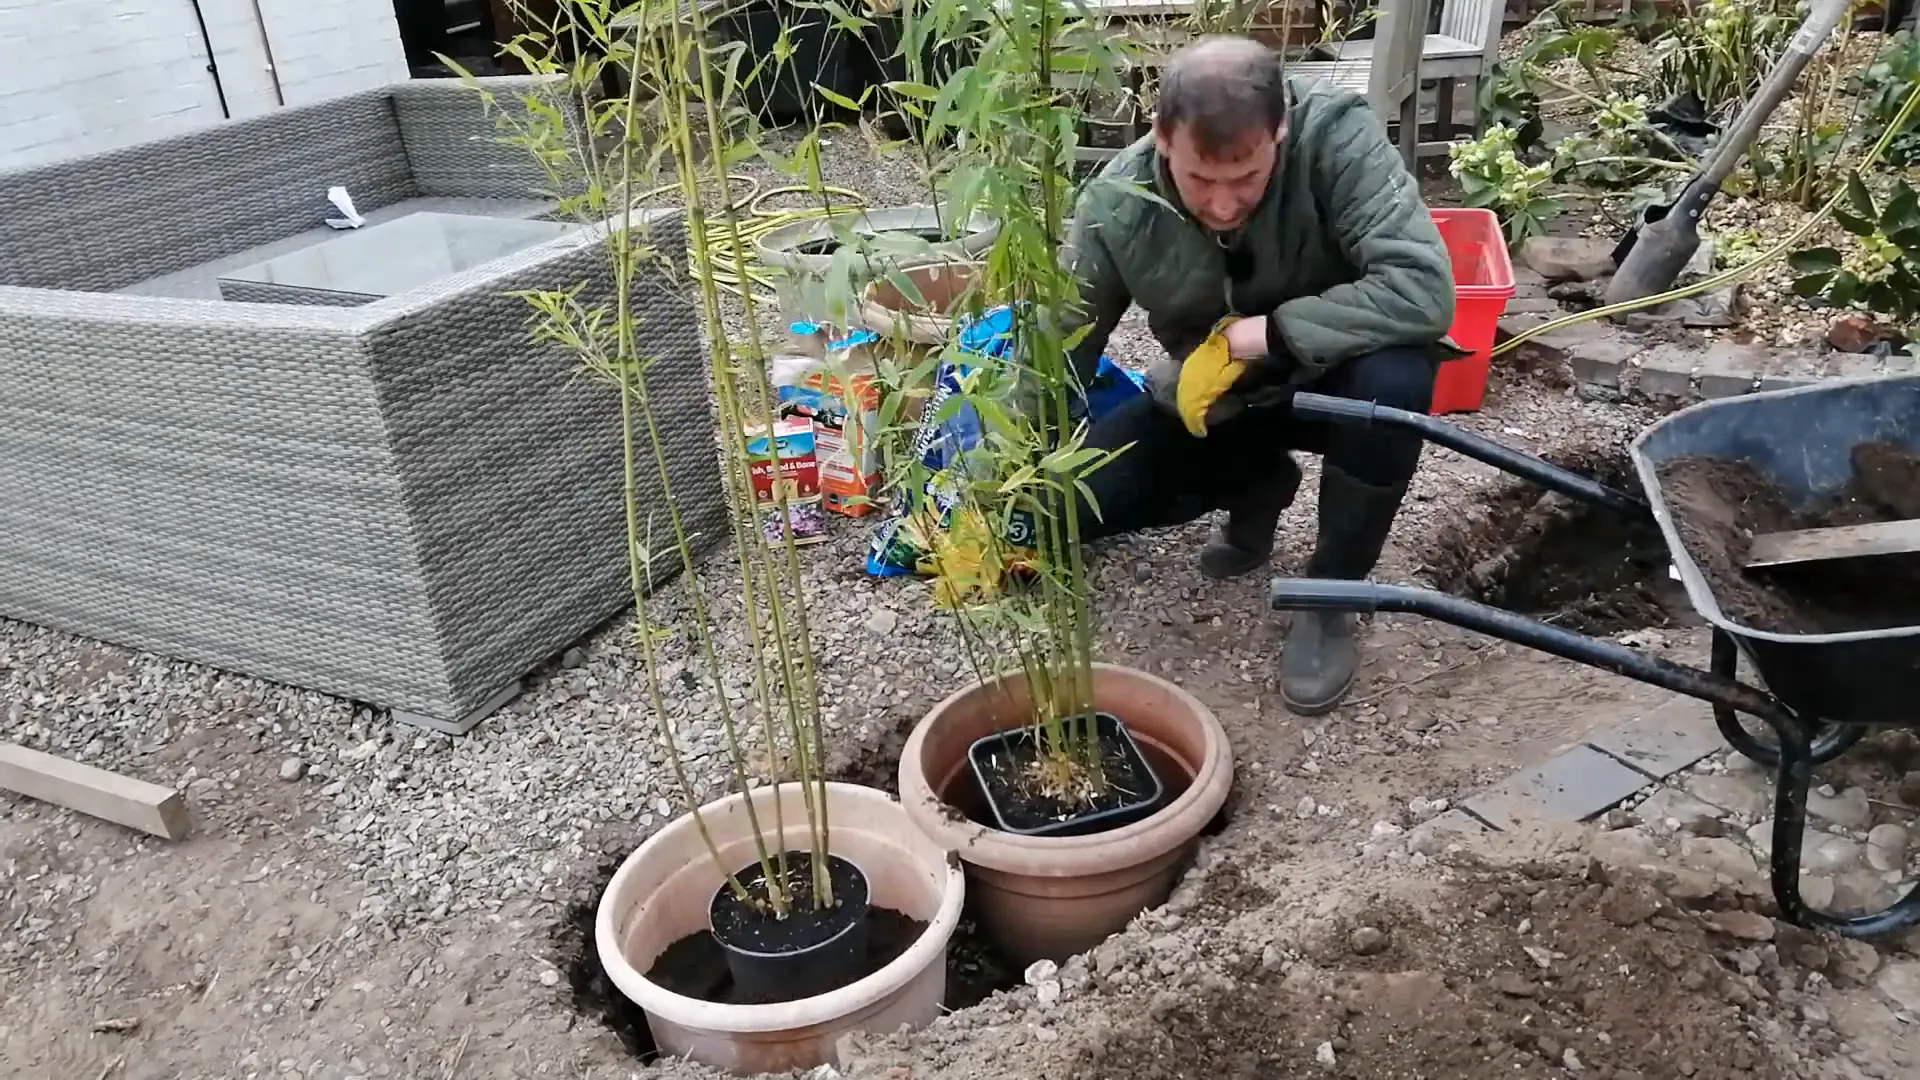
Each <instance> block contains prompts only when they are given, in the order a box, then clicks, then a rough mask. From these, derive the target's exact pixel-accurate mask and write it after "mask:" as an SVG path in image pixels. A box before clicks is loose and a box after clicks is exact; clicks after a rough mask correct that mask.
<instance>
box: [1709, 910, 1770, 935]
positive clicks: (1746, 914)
mask: <svg viewBox="0 0 1920 1080" xmlns="http://www.w3.org/2000/svg"><path fill="white" fill-rule="evenodd" d="M1708 921H1709V923H1710V924H1711V925H1712V926H1713V928H1714V929H1716V930H1718V931H1720V932H1721V933H1723V934H1726V935H1727V936H1728V937H1736V938H1739V939H1740V940H1742V941H1772V940H1773V934H1774V926H1773V920H1772V919H1769V918H1767V917H1766V916H1765V915H1758V914H1755V913H1754V912H1751V911H1720V912H1715V913H1714V914H1713V915H1712V916H1711V918H1710V919H1709V920H1708Z"/></svg>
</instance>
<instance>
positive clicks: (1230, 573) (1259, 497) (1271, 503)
mask: <svg viewBox="0 0 1920 1080" xmlns="http://www.w3.org/2000/svg"><path fill="white" fill-rule="evenodd" d="M1299 491H1300V466H1299V465H1298V464H1297V463H1295V462H1294V460H1293V455H1292V454H1285V455H1282V456H1281V458H1280V467H1279V469H1278V470H1277V471H1276V472H1275V474H1274V476H1273V477H1272V478H1271V479H1269V480H1267V481H1266V482H1265V483H1262V484H1260V485H1259V486H1258V487H1256V488H1254V489H1253V490H1251V491H1247V492H1244V493H1242V494H1240V495H1237V496H1235V497H1234V498H1233V499H1230V500H1229V501H1228V502H1227V505H1226V507H1225V509H1226V511H1227V523H1226V524H1225V525H1223V526H1221V527H1220V528H1218V529H1215V530H1214V533H1213V539H1211V540H1209V541H1207V545H1206V546H1205V547H1203V548H1201V549H1200V573H1202V574H1204V575H1206V576H1207V577H1210V578H1213V579H1214V580H1216V581H1217V580H1220V579H1222V578H1230V577H1239V576H1240V575H1241V574H1244V573H1247V572H1248V571H1251V570H1257V569H1259V568H1260V567H1261V566H1262V565H1264V564H1265V563H1266V561H1267V560H1268V559H1270V558H1272V557H1273V530H1274V529H1276V528H1278V527H1279V525H1280V515H1281V514H1283V513H1285V512H1286V509H1287V507H1289V506H1292V505H1293V497H1294V495H1296V494H1298V493H1299Z"/></svg>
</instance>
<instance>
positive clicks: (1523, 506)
mask: <svg viewBox="0 0 1920 1080" xmlns="http://www.w3.org/2000/svg"><path fill="white" fill-rule="evenodd" d="M1554 464H1556V465H1559V466H1561V467H1562V468H1565V469H1568V470H1570V471H1573V472H1578V473H1582V474H1584V475H1587V476H1591V477H1593V478H1594V479H1596V480H1599V481H1600V482H1602V483H1604V484H1607V485H1609V486H1611V487H1614V488H1616V489H1618V490H1627V491H1631V490H1635V489H1637V488H1638V482H1637V481H1636V480H1635V479H1634V477H1633V473H1632V471H1631V468H1630V466H1629V465H1628V462H1627V460H1626V458H1625V457H1624V456H1621V455H1619V454H1617V453H1615V452H1612V451H1588V452H1585V453H1579V454H1575V455H1571V456H1569V457H1567V458H1564V459H1560V460H1556V461H1554ZM1667 565H1668V557H1667V545H1666V541H1665V540H1664V539H1663V538H1662V537H1661V535H1660V530H1659V527H1658V526H1656V525H1655V524H1654V523H1653V522H1652V521H1650V520H1642V519H1638V518H1630V517H1626V516H1624V515H1621V514H1617V513H1614V512H1613V511H1611V510H1607V509H1605V508H1603V507H1598V506H1591V505H1588V504H1586V503H1581V502H1576V501H1574V500H1571V499H1567V498H1565V497H1563V496H1559V495H1555V494H1552V493H1549V492H1543V491H1542V490H1541V489H1540V488H1539V487H1537V486H1535V485H1533V484H1529V483H1526V482H1524V481H1514V482H1512V483H1511V484H1509V485H1507V486H1506V487H1504V488H1502V489H1501V490H1500V491H1499V492H1498V493H1497V494H1496V495H1495V496H1494V498H1493V499H1492V500H1491V501H1490V502H1489V503H1488V505H1487V508H1486V513H1485V515H1484V516H1483V517H1481V518H1479V519H1478V520H1475V521H1472V522H1470V523H1468V526H1467V527H1466V528H1465V529H1464V530H1461V531H1459V532H1455V533H1453V534H1450V535H1447V536H1446V537H1445V538H1444V539H1442V541H1441V546H1440V549H1439V550H1438V551H1436V552H1435V553H1434V554H1433V555H1431V556H1429V558H1428V569H1429V572H1430V574H1431V576H1432V578H1433V580H1434V583H1435V584H1436V585H1437V586H1438V587H1439V588H1441V589H1443V590H1445V591H1447V592H1451V593H1455V594H1458V595H1462V596H1465V597H1467V598H1468V599H1471V600H1477V601H1479V602H1480V603H1483V604H1490V605H1492V606H1494V607H1498V608H1503V609H1505V610H1507V611H1512V612H1516V613H1518V614H1522V615H1531V616H1533V617H1535V618H1538V619H1541V620H1542V621H1545V622H1549V623H1553V624H1554V625H1556V626H1561V627H1565V628H1566V629H1569V630H1574V631H1578V632H1580V633H1583V634H1595V635H1606V634H1613V633H1618V632H1620V631H1623V630H1637V629H1640V628H1642V627H1666V626H1693V625H1698V624H1699V622H1700V620H1699V618H1698V616H1697V615H1696V614H1695V613H1694V611H1693V608H1692V605H1691V604H1690V603H1689V602H1688V600H1687V596H1686V591H1685V589H1683V588H1682V587H1681V585H1680V583H1679V582H1676V581H1674V580H1672V579H1671V578H1670V577H1668V576H1667Z"/></svg>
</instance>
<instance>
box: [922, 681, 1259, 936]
mask: <svg viewBox="0 0 1920 1080" xmlns="http://www.w3.org/2000/svg"><path fill="white" fill-rule="evenodd" d="M1093 698H1094V706H1095V707H1096V708H1098V709H1100V710H1102V711H1104V712H1110V713H1112V714H1114V715H1115V716H1118V717H1119V718H1120V719H1121V721H1122V722H1123V723H1125V724H1126V725H1127V727H1128V729H1129V730H1131V731H1132V732H1133V736H1134V739H1135V741H1137V742H1139V743H1141V744H1142V746H1143V748H1144V749H1146V750H1147V751H1148V752H1149V755H1150V757H1153V758H1154V760H1153V765H1154V767H1155V769H1156V770H1158V771H1160V772H1161V774H1162V775H1161V780H1162V782H1163V783H1165V784H1167V786H1168V790H1169V792H1171V793H1173V797H1172V799H1171V801H1169V802H1168V803H1167V805H1166V806H1164V807H1162V808H1161V810H1160V811H1159V812H1158V813H1156V814H1154V815H1153V816H1152V817H1149V818H1147V819H1146V820H1145V821H1139V822H1135V823H1134V824H1132V825H1128V826H1125V827H1124V828H1119V829H1115V830H1113V831H1111V832H1104V833H1095V834H1093V835H1090V836H1071V837H1033V836H1018V835H1015V834H1013V833H1008V832H1002V831H1000V830H998V829H993V828H989V827H987V826H985V825H981V824H979V823H977V822H974V821H972V820H970V819H968V818H967V817H966V816H965V815H964V814H962V813H960V812H958V811H957V810H956V808H955V807H954V806H953V805H952V804H950V803H949V802H948V799H949V798H953V799H959V798H977V797H978V796H977V790H978V789H977V788H976V787H975V786H974V781H973V779H972V777H971V776H970V775H969V773H968V771H967V748H968V747H969V746H971V745H972V744H973V742H974V740H976V739H979V738H981V737H983V736H986V735H991V734H993V733H995V732H999V731H1006V730H1008V729H1010V728H1016V727H1021V726H1024V725H1026V724H1028V723H1030V722H1031V720H1030V718H1029V716H1028V711H1027V710H1028V698H1027V686H1026V678H1025V676H1023V675H1010V676H1006V677H1004V678H1002V679H997V680H994V681H993V682H991V683H975V684H974V685H972V686H969V687H967V688H966V689H964V690H961V691H960V692H959V693H957V694H954V695H953V696H952V697H949V698H947V699H946V700H945V701H942V702H941V703H940V704H938V705H936V706H934V708H933V711H932V712H929V713H928V714H927V715H926V717H925V718H924V719H922V720H921V721H920V724H919V726H917V727H916V728H914V730H913V734H912V735H911V736H909V737H908V739H907V745H906V749H905V750H904V751H902V753H901V757H900V798H901V801H902V803H903V804H904V805H905V806H906V812H907V814H908V815H909V816H910V817H912V818H913V822H914V824H916V825H918V826H919V827H920V828H921V829H923V830H925V831H926V834H927V835H928V836H930V837H932V838H933V839H934V840H935V842H937V843H938V844H939V845H940V846H941V847H943V848H946V849H948V850H950V851H954V852H957V853H958V854H959V856H960V858H961V860H962V861H964V862H965V863H966V864H967V867H968V869H969V870H970V871H971V872H972V873H971V875H970V877H971V881H972V888H973V895H974V901H975V903H976V905H977V906H978V908H979V911H980V916H981V919H982V921H983V922H984V923H985V925H986V927H987V929H988V930H989V931H990V932H991V933H992V934H993V935H994V937H995V939H996V940H997V941H998V942H999V943H1000V946H1001V948H1003V949H1005V950H1006V951H1007V952H1008V953H1009V954H1010V955H1011V956H1012V957H1013V958H1014V959H1016V960H1018V961H1019V962H1020V963H1022V964H1027V963H1031V962H1032V961H1034V960H1039V959H1048V960H1053V961H1055V962H1060V961H1063V960H1065V959H1066V958H1067V957H1069V956H1072V955H1074V954H1076V953H1081V952H1085V951H1086V950H1088V949H1090V948H1092V947H1093V946H1095V945H1097V944H1099V943H1100V942H1101V941H1103V940H1105V939H1106V938H1107V937H1108V936H1110V935H1112V934H1113V933H1115V932H1116V931H1118V930H1120V929H1121V928H1122V927H1124V926H1126V925H1127V923H1128V922H1129V921H1130V920H1131V919H1132V918H1133V917H1134V916H1135V915H1137V914H1139V913H1140V912H1142V911H1144V910H1146V909H1147V908H1149V907H1152V906H1154V905H1156V904H1159V903H1161V902H1163V901H1165V900H1166V898H1167V895H1168V894H1169V893H1171V892H1172V891H1173V884H1174V879H1175V878H1176V877H1177V876H1178V875H1179V873H1180V871H1181V869H1182V867H1183V866H1184V864H1185V863H1186V861H1187V859H1188V857H1189V856H1190V855H1191V854H1192V852H1193V848H1194V845H1195V843H1196V842H1197V841H1198V839H1199V836H1200V831H1201V830H1202V829H1204V828H1206V826H1207V823H1208V822H1210V821H1212V820H1213V817H1214V815H1215V814H1217V813H1219V811H1220V807H1221V806H1222V805H1224V804H1225V803H1226V801H1227V790H1228V788H1230V787H1231V786H1232V784H1233V750H1232V748H1231V747H1230V746H1229V745H1228V744H1227V733H1226V732H1225V730H1223V729H1222V728H1221V727H1220V721H1219V720H1218V719H1217V718H1215V717H1214V715H1213V713H1212V711H1211V710H1209V709H1208V708H1207V707H1206V706H1205V705H1202V704H1201V703H1200V701H1199V700H1198V699H1197V698H1195V697H1194V696H1193V695H1191V694H1189V693H1187V692H1186V691H1184V690H1182V689H1180V688H1179V687H1177V686H1175V685H1173V684H1172V683H1170V682H1168V681H1166V680H1165V679H1162V678H1159V677H1157V676H1154V675H1149V674H1147V673H1146V672H1144V671H1136V670H1134V669H1133V668H1127V667H1119V666H1117V665H1113V664H1095V665H1094V667H1093ZM1156 752H1157V753H1156ZM1168 773H1173V774H1175V775H1167V774H1168ZM1183 789H1184V790H1183Z"/></svg>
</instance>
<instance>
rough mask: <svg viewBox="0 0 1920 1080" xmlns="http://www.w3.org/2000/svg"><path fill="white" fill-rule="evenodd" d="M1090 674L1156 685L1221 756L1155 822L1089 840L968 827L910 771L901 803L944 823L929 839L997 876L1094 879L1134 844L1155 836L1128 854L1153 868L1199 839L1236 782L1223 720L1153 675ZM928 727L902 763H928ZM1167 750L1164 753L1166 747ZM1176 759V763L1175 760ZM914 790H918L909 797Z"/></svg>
mask: <svg viewBox="0 0 1920 1080" xmlns="http://www.w3.org/2000/svg"><path fill="white" fill-rule="evenodd" d="M1093 670H1094V673H1095V675H1096V676H1098V675H1099V674H1100V673H1102V672H1108V673H1114V674H1120V675H1122V676H1124V677H1127V678H1134V679H1141V680H1144V681H1148V682H1151V683H1154V684H1157V686H1156V688H1157V689H1158V690H1159V691H1160V692H1162V693H1164V694H1166V695H1168V696H1169V697H1170V698H1172V699H1173V700H1174V701H1175V702H1177V703H1178V704H1180V705H1181V706H1182V707H1183V708H1184V709H1185V710H1186V711H1188V712H1190V713H1191V714H1192V715H1193V716H1195V717H1196V718H1198V721H1199V723H1200V724H1201V725H1202V726H1204V727H1208V728H1211V729H1213V730H1212V734H1213V736H1214V739H1212V740H1209V741H1212V742H1215V745H1217V746H1218V747H1219V752H1218V753H1216V754H1214V755H1212V756H1211V757H1210V758H1208V759H1206V760H1203V761H1201V762H1199V763H1198V767H1197V769H1196V770H1195V772H1194V775H1193V780H1192V782H1191V783H1190V784H1188V786H1187V790H1185V791H1183V792H1181V793H1180V795H1179V797H1178V798H1176V799H1174V800H1173V801H1172V802H1169V803H1168V804H1167V805H1166V806H1164V807H1162V808H1160V810H1158V811H1157V812H1155V813H1154V814H1153V815H1152V816H1150V817H1147V818H1144V819H1142V820H1140V821H1136V822H1134V823H1133V824H1131V825H1125V826H1122V827H1120V828H1118V829H1113V830H1111V831H1108V832H1100V833H1088V834H1086V835H1084V836H1021V835H1019V834H1018V833H1010V832H1003V831H1001V830H999V829H995V828H992V827H990V826H987V825H982V824H980V823H978V822H975V821H970V820H968V819H966V818H964V817H961V816H960V815H959V814H957V813H954V812H953V811H952V810H951V809H950V808H948V807H947V804H946V803H945V802H944V801H943V800H942V799H941V798H940V796H939V794H938V793H937V792H934V791H932V790H930V789H929V788H928V785H929V784H930V783H931V782H932V780H931V778H928V777H926V776H924V775H923V774H922V773H921V772H920V771H919V770H914V771H913V772H912V773H911V774H909V773H908V771H907V770H902V784H901V792H900V796H901V799H902V800H903V801H905V800H908V799H918V800H920V802H921V805H922V807H927V808H931V809H932V810H933V811H935V813H936V815H937V818H936V819H937V820H938V822H939V824H938V826H937V827H936V828H935V830H934V831H933V832H932V834H931V835H932V838H933V840H934V841H935V842H936V843H938V844H940V845H941V846H943V847H946V848H947V849H948V850H950V851H955V852H958V853H960V854H961V856H962V857H963V858H964V859H965V860H966V861H967V862H969V863H972V864H973V865H976V866H979V867H982V868H985V869H988V870H999V871H1004V872H1007V873H1013V874H1021V875H1025V876H1028V877H1046V878H1079V877H1090V876H1094V875H1099V874H1104V873H1108V872H1111V871H1112V870H1113V869H1114V863H1113V851H1114V849H1115V847H1116V846H1120V845H1123V844H1125V843H1127V842H1128V841H1132V840H1134V839H1135V838H1146V837H1152V838H1153V842H1151V843H1148V844H1145V845H1143V846H1141V847H1140V848H1138V849H1136V850H1134V851H1133V852H1131V853H1130V855H1131V857H1130V858H1129V859H1128V862H1129V863H1132V864H1135V865H1138V864H1141V863H1145V862H1148V861H1150V860H1152V859H1155V858H1158V857H1160V856H1162V855H1165V854H1167V853H1168V852H1171V851H1174V850H1175V849H1177V848H1179V847H1182V846H1183V845H1185V844H1187V843H1188V842H1190V841H1191V840H1192V839H1193V837H1194V836H1195V835H1196V834H1198V832H1199V831H1200V827H1201V826H1204V824H1205V820H1210V819H1211V818H1212V817H1213V815H1214V814H1215V813H1217V812H1218V811H1219V809H1220V807H1221V806H1222V805H1224V804H1225V803H1226V798H1227V792H1228V789H1229V788H1230V787H1231V785H1232V782H1233V748H1232V745H1231V744H1230V743H1229V742H1228V741H1227V737H1226V732H1225V730H1224V729H1223V728H1221V727H1220V721H1219V719H1218V718H1217V717H1215V716H1214V715H1213V711H1212V710H1211V709H1209V708H1207V707H1206V706H1205V705H1204V704H1202V703H1201V701H1200V699H1199V698H1196V697H1194V696H1193V695H1192V694H1189V693H1187V692H1186V691H1185V690H1183V689H1181V688H1180V687H1179V686H1176V685H1174V684H1173V683H1171V682H1168V681H1167V680H1165V679H1162V678H1160V677H1159V676H1157V675H1154V674H1152V673H1150V672H1145V671H1141V670H1139V669H1137V668H1129V667H1125V666H1123V665H1118V664H1108V663H1095V664H1094V665H1093ZM1019 677H1021V676H1019V675H1018V674H1017V673H1016V674H1013V675H1002V676H998V677H996V678H995V679H991V680H988V682H989V683H991V682H998V681H1000V680H1002V679H1006V678H1019ZM986 685H987V684H986V683H970V684H968V685H966V686H963V687H961V688H960V689H958V690H955V691H954V692H953V693H951V694H949V695H947V696H946V697H945V698H944V699H942V700H941V702H940V703H939V704H938V705H935V706H934V707H933V708H932V709H931V710H929V711H928V713H927V715H928V716H929V717H931V716H934V715H936V714H939V713H942V712H944V711H945V710H947V709H948V708H949V707H951V706H953V705H954V704H955V703H957V702H959V701H961V700H962V699H964V698H966V697H967V696H968V695H971V694H976V693H980V692H981V691H982V688H983V687H984V686H986ZM930 726H931V725H930V724H928V723H927V722H926V720H924V719H923V720H922V721H921V723H919V724H917V725H915V727H914V729H913V733H912V734H911V735H909V736H908V737H907V743H906V746H905V747H903V748H902V750H901V758H902V760H907V759H908V758H909V756H910V755H911V757H912V759H913V760H916V761H918V760H920V759H921V757H922V756H924V753H925V743H926V733H927V731H928V729H929V728H930ZM1134 737H1135V738H1136V739H1139V738H1141V734H1140V732H1139V731H1138V730H1135V731H1134ZM1149 741H1151V740H1149ZM1162 749H1163V750H1164V747H1163V748H1162ZM1175 760H1178V758H1177V757H1176V758H1175ZM1163 779H1164V778H1163ZM909 787H911V788H913V789H914V790H911V791H909V790H908V788H909ZM923 815H924V811H923ZM1188 815H1192V816H1197V817H1203V818H1204V819H1205V820H1202V821H1201V822H1200V824H1199V825H1196V826H1195V827H1194V828H1192V829H1172V828H1167V827H1166V825H1167V823H1168V822H1169V821H1170V820H1171V819H1174V818H1178V817H1182V816H1188ZM916 820H920V821H921V822H922V824H923V826H924V825H925V823H926V821H927V820H928V819H927V818H926V817H925V816H919V817H917V818H916ZM988 838H991V843H988V844H982V843H980V841H981V840H983V839H988ZM996 849H998V850H996ZM1003 854H1004V855H1010V856H1014V857H1015V858H1013V859H1003V858H1000V857H999V856H1000V855H1003Z"/></svg>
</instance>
